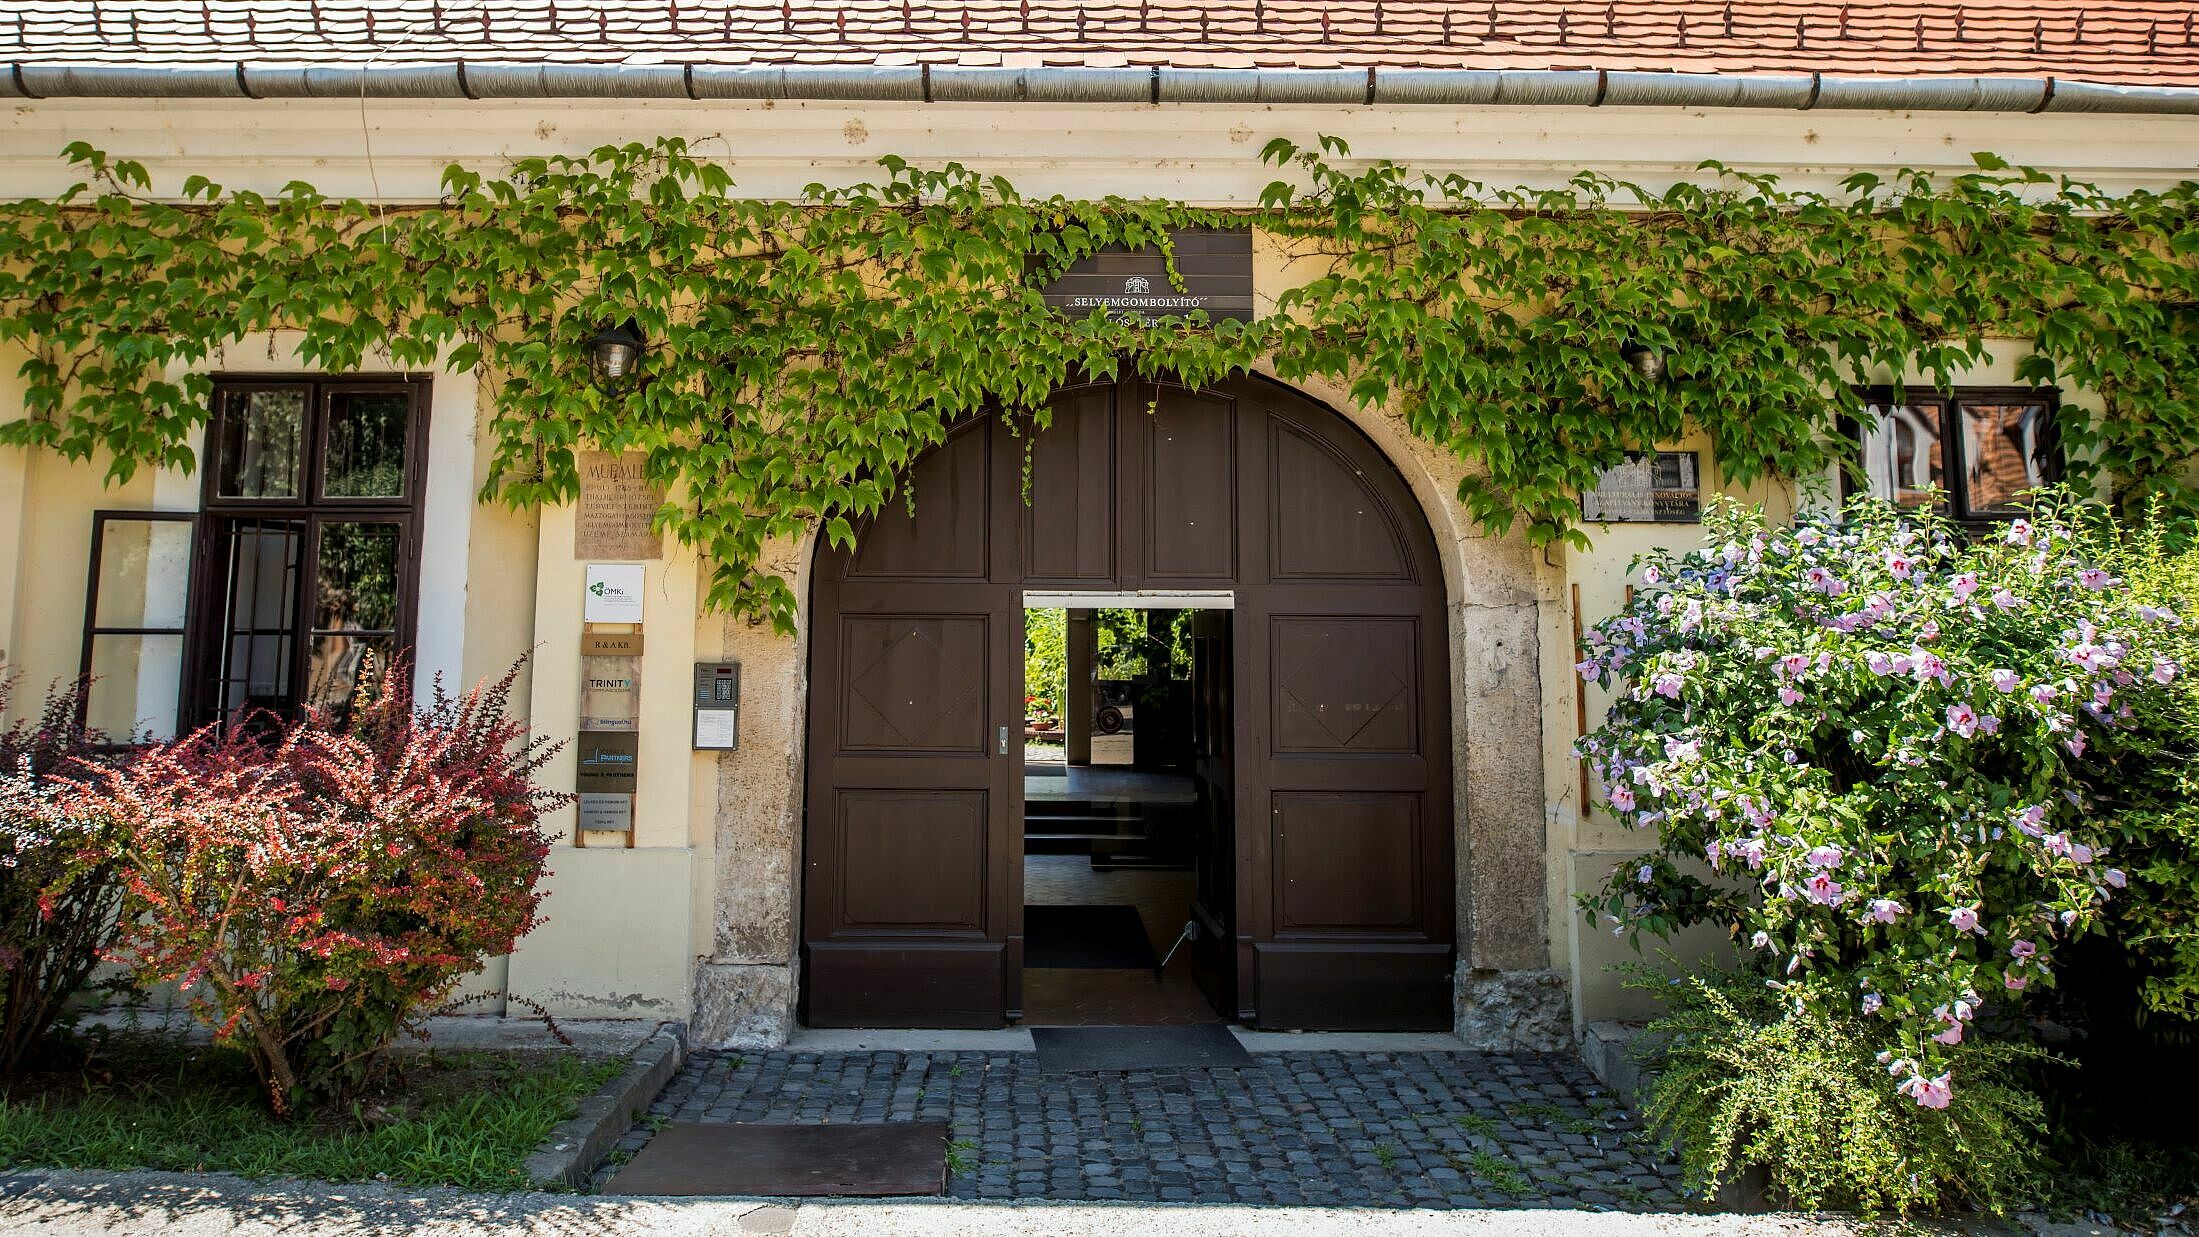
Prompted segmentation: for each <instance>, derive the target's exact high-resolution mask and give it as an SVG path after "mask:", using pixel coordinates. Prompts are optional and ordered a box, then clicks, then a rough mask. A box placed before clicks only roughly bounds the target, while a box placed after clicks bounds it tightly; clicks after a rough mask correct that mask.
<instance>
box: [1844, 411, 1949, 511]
mask: <svg viewBox="0 0 2199 1237" xmlns="http://www.w3.org/2000/svg"><path fill="white" fill-rule="evenodd" d="M1865 411H1866V413H1867V414H1868V415H1870V416H1872V417H1875V418H1876V419H1877V422H1878V423H1877V424H1876V425H1874V426H1872V427H1871V428H1870V429H1867V430H1865V431H1863V475H1864V478H1865V480H1866V481H1867V482H1868V484H1869V486H1870V493H1871V494H1872V495H1873V496H1875V497H1878V498H1885V499H1891V500H1892V501H1894V502H1896V503H1899V504H1900V505H1902V506H1904V507H1923V506H1926V505H1930V506H1931V507H1932V508H1933V509H1934V510H1937V511H1942V512H1944V511H1946V510H1947V496H1946V494H1945V493H1941V494H1939V495H1938V496H1937V501H1934V496H1933V495H1932V493H1931V491H1932V490H1934V489H1938V490H1942V491H1944V490H1945V488H1946V486H1947V475H1946V466H1945V464H1944V462H1943V461H1944V456H1943V454H1942V444H1941V442H1940V425H1939V414H1940V410H1939V406H1938V405H1936V404H1920V405H1914V406H1911V405H1893V406H1889V407H1880V406H1879V405H1877V404H1873V405H1871V406H1870V407H1869V408H1868V409H1866V410H1865Z"/></svg>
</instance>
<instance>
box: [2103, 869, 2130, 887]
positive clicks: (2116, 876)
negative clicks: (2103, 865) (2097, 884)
mask: <svg viewBox="0 0 2199 1237" xmlns="http://www.w3.org/2000/svg"><path fill="white" fill-rule="evenodd" d="M2101 879H2102V880H2105V881H2106V882H2107V883H2108V884H2110V885H2112V886H2114V887H2115V888H2117V889H2121V888H2123V887H2124V886H2126V885H2128V884H2129V883H2130V878H2129V877H2128V876H2125V875H2124V874H2123V870H2122V869H2121V868H2109V869H2108V870H2107V871H2106V872H2105V873H2102V874H2101Z"/></svg>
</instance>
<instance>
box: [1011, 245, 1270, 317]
mask: <svg viewBox="0 0 2199 1237" xmlns="http://www.w3.org/2000/svg"><path fill="white" fill-rule="evenodd" d="M1170 239H1171V242H1172V246H1173V248H1174V250H1175V254H1176V273H1177V274H1179V275H1181V276H1182V277H1183V287H1182V288H1180V289H1179V288H1178V287H1176V286H1175V284H1174V283H1172V282H1171V281H1170V280H1169V278H1168V262H1167V260H1166V259H1165V258H1164V257H1163V256H1162V254H1161V251H1160V249H1158V248H1157V247H1148V248H1144V249H1129V248H1121V247H1114V248H1108V249H1103V250H1101V251H1100V252H1098V253H1095V254H1093V255H1091V256H1090V257H1087V258H1082V259H1080V260H1078V261H1077V262H1076V263H1075V264H1073V265H1072V266H1070V268H1069V269H1068V270H1066V271H1064V272H1062V274H1061V277H1060V278H1059V279H1056V280H1054V281H1053V282H1052V283H1050V284H1047V285H1046V286H1045V287H1043V288H1041V289H1040V290H1039V293H1040V295H1041V296H1043V297H1045V299H1046V304H1047V305H1048V306H1050V307H1052V308H1054V309H1056V310H1059V311H1060V312H1061V313H1063V314H1066V315H1068V316H1070V317H1076V318H1081V317H1083V316H1084V315H1086V314H1089V313H1091V312H1092V311H1093V310H1095V309H1104V310H1106V311H1107V313H1108V314H1109V315H1111V316H1121V317H1129V318H1144V319H1147V320H1151V319H1154V318H1168V317H1176V316H1180V315H1183V314H1188V313H1190V312H1191V311H1193V310H1196V309H1203V310H1205V311H1206V315H1207V317H1208V318H1210V319H1212V320H1214V321H1216V322H1220V321H1221V320H1223V319H1224V318H1233V319H1235V320H1237V321H1239V322H1250V321H1252V232H1251V231H1250V230H1249V229H1245V228H1230V229H1220V228H1177V229H1175V230H1174V231H1173V232H1171V233H1170Z"/></svg>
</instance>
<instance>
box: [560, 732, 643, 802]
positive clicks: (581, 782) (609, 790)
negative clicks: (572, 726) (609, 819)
mask: <svg viewBox="0 0 2199 1237" xmlns="http://www.w3.org/2000/svg"><path fill="white" fill-rule="evenodd" d="M640 738H641V736H640V735H638V734H636V733H634V732H633V731H631V730H623V731H621V730H583V731H581V732H580V738H579V741H578V743H577V746H578V747H579V749H580V768H579V771H578V773H577V774H576V775H575V777H574V784H573V789H574V790H576V791H578V792H580V793H581V794H584V795H599V794H600V795H630V794H632V793H634V765H635V755H636V753H637V752H638V751H639V749H640V743H639V742H638V740H639V739H640Z"/></svg>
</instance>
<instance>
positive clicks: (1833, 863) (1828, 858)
mask: <svg viewBox="0 0 2199 1237" xmlns="http://www.w3.org/2000/svg"><path fill="white" fill-rule="evenodd" d="M1847 857H1848V855H1847V852H1846V851H1843V850H1841V849H1840V848H1839V847H1837V846H1819V847H1816V848H1814V849H1812V850H1811V851H1810V853H1809V865H1810V866H1811V867H1813V868H1837V867H1839V866H1840V861H1841V860H1843V859H1845V858H1847Z"/></svg>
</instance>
